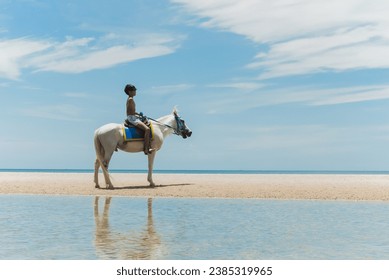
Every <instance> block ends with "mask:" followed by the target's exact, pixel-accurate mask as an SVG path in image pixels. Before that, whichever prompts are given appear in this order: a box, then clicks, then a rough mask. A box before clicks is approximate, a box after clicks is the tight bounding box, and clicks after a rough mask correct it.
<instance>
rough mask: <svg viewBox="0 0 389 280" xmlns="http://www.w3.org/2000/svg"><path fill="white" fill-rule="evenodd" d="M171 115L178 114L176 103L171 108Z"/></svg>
mask: <svg viewBox="0 0 389 280" xmlns="http://www.w3.org/2000/svg"><path fill="white" fill-rule="evenodd" d="M173 115H175V116H178V110H177V105H176V106H174V108H173Z"/></svg>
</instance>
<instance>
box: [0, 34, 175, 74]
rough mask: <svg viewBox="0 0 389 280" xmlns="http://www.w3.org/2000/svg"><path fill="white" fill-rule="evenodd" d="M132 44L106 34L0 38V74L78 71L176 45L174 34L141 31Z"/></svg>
mask: <svg viewBox="0 0 389 280" xmlns="http://www.w3.org/2000/svg"><path fill="white" fill-rule="evenodd" d="M142 38H144V40H138V41H137V44H136V45H131V44H129V43H128V42H123V41H122V42H121V43H120V44H119V42H118V41H117V40H116V41H115V45H109V44H108V43H107V41H106V38H103V39H100V38H98V39H95V38H90V37H85V38H76V39H73V38H70V37H68V38H66V40H65V41H64V42H58V41H52V40H46V41H45V40H39V39H33V38H21V39H12V40H2V41H0V77H4V78H8V79H17V78H18V77H19V76H20V74H21V71H22V70H23V69H26V68H28V69H32V70H34V71H53V72H61V73H81V72H86V71H90V70H95V69H103V68H109V67H113V66H115V65H118V64H122V63H128V62H131V61H135V60H139V59H144V58H152V57H156V56H163V55H167V54H170V53H172V52H174V51H175V50H176V49H177V48H178V47H179V40H180V39H181V38H180V37H179V36H178V37H169V36H168V35H161V34H160V35H159V36H156V37H155V40H154V41H153V37H152V36H147V35H146V34H143V35H142Z"/></svg>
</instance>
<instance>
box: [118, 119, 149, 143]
mask: <svg viewBox="0 0 389 280" xmlns="http://www.w3.org/2000/svg"><path fill="white" fill-rule="evenodd" d="M123 137H124V141H143V140H144V137H145V132H144V131H143V130H142V129H140V128H137V127H127V126H123ZM152 138H153V126H152V124H151V123H150V139H152Z"/></svg>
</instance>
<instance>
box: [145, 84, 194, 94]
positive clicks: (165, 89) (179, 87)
mask: <svg viewBox="0 0 389 280" xmlns="http://www.w3.org/2000/svg"><path fill="white" fill-rule="evenodd" d="M193 87H194V85H190V84H176V85H164V86H153V87H152V88H151V89H152V90H153V92H157V93H163V94H164V93H172V92H182V91H187V90H189V89H191V88H193Z"/></svg>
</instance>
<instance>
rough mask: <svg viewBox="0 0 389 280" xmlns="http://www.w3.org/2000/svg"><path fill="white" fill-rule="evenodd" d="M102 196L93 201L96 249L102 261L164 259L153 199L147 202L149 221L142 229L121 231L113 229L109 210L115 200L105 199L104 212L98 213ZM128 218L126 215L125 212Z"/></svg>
mask: <svg viewBox="0 0 389 280" xmlns="http://www.w3.org/2000/svg"><path fill="white" fill-rule="evenodd" d="M99 200H100V197H99V196H96V197H95V201H94V220H95V247H96V253H97V255H98V256H99V258H101V259H158V258H161V254H162V251H163V250H162V246H161V239H160V236H159V235H158V233H157V232H156V229H155V226H154V221H153V200H152V198H149V199H147V218H146V221H145V225H144V226H143V227H141V229H138V230H133V229H128V230H127V231H124V232H123V231H120V230H117V229H115V228H112V227H111V226H110V221H109V211H110V206H111V202H112V197H105V200H104V202H103V205H104V206H103V212H102V213H100V212H99ZM123 215H126V213H123ZM129 219H131V217H129Z"/></svg>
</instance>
